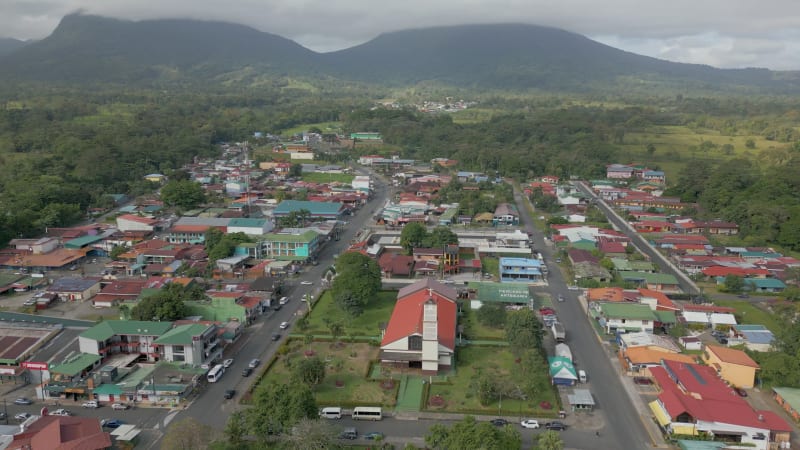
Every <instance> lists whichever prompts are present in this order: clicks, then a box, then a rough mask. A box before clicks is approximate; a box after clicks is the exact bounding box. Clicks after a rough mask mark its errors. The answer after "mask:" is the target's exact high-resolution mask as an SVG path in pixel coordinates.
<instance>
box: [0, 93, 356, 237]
mask: <svg viewBox="0 0 800 450" xmlns="http://www.w3.org/2000/svg"><path fill="white" fill-rule="evenodd" d="M365 103H366V102H365V100H363V99H359V98H356V97H353V98H341V97H337V96H334V95H329V96H328V97H326V98H321V97H318V96H315V95H309V94H308V93H298V92H294V91H293V92H290V93H286V92H283V91H282V90H280V89H277V90H270V89H261V90H250V91H247V92H237V91H233V90H231V91H230V92H227V93H225V92H220V91H210V92H207V93H196V92H189V91H186V92H171V91H151V90H147V91H123V90H121V88H99V89H97V90H94V91H90V90H77V89H72V88H64V89H58V88H52V87H49V88H48V87H43V88H42V90H41V92H39V91H37V90H36V89H35V87H31V86H21V87H19V90H16V91H15V90H12V89H8V88H7V87H6V88H4V89H2V90H0V167H2V168H3V170H2V171H0V245H4V244H5V243H7V242H8V241H9V240H10V239H13V238H16V237H23V236H36V235H39V234H40V233H42V232H43V231H44V230H45V228H47V227H58V226H66V225H71V224H74V223H76V222H77V221H79V220H81V219H83V218H86V217H87V216H86V213H87V210H88V209H89V208H95V207H98V208H103V207H108V206H111V205H112V199H111V197H110V196H109V195H108V194H128V195H132V196H135V195H140V194H143V193H146V192H151V191H153V190H154V189H155V188H156V187H157V186H156V185H154V184H152V183H149V182H147V181H144V179H143V176H144V175H146V174H148V173H153V172H157V173H163V174H166V175H170V174H172V173H174V171H176V170H178V169H179V168H180V167H182V166H183V165H184V164H186V163H187V162H191V161H192V159H193V158H194V157H196V156H199V157H205V156H212V155H216V154H217V152H218V150H217V147H216V144H218V143H219V142H223V141H237V140H243V139H246V138H247V137H248V136H252V134H253V132H254V131H263V132H268V133H274V134H279V133H281V132H282V131H283V130H284V129H286V128H289V127H294V126H297V125H299V124H303V123H310V122H318V121H329V120H338V119H339V114H340V111H341V110H342V109H343V108H344V109H347V108H353V107H356V106H359V107H361V106H363V105H364V104H365Z"/></svg>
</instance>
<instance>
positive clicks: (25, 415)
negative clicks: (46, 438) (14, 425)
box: [14, 412, 31, 422]
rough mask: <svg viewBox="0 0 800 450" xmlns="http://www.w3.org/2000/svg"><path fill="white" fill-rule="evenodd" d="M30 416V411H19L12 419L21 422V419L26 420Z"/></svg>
mask: <svg viewBox="0 0 800 450" xmlns="http://www.w3.org/2000/svg"><path fill="white" fill-rule="evenodd" d="M30 416H31V413H26V412H21V413H17V414H15V415H14V419H16V420H19V421H20V422H22V421H23V420H27V419H28V418H29V417H30Z"/></svg>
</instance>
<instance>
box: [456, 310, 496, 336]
mask: <svg viewBox="0 0 800 450" xmlns="http://www.w3.org/2000/svg"><path fill="white" fill-rule="evenodd" d="M458 321H459V324H461V325H464V334H465V335H466V337H467V339H469V340H473V341H480V340H495V339H502V340H504V339H505V338H506V332H505V330H503V329H502V328H490V327H487V326H485V325H483V324H482V323H480V322H479V321H478V311H477V310H473V309H472V308H470V307H469V306H465V307H464V311H463V313H462V314H461V316H459V318H458Z"/></svg>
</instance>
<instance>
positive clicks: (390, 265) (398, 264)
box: [378, 253, 414, 275]
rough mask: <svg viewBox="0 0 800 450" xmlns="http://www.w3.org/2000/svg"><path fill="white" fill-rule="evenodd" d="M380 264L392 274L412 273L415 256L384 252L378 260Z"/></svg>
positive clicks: (383, 269)
mask: <svg viewBox="0 0 800 450" xmlns="http://www.w3.org/2000/svg"><path fill="white" fill-rule="evenodd" d="M378 265H379V266H380V267H381V270H382V271H384V272H389V273H391V274H392V275H411V271H412V270H413V267H414V257H413V256H407V255H398V254H392V253H384V254H383V255H382V256H381V258H380V260H378Z"/></svg>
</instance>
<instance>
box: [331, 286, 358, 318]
mask: <svg viewBox="0 0 800 450" xmlns="http://www.w3.org/2000/svg"><path fill="white" fill-rule="evenodd" d="M333 301H334V303H336V304H337V305H338V306H339V308H341V309H342V310H344V311H345V312H346V313H347V314H348V315H349V316H350V317H358V316H360V315H361V313H363V312H364V303H363V302H362V299H361V298H359V297H357V296H356V295H354V294H353V293H352V292H351V291H340V292H337V293H336V295H334V297H333Z"/></svg>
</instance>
